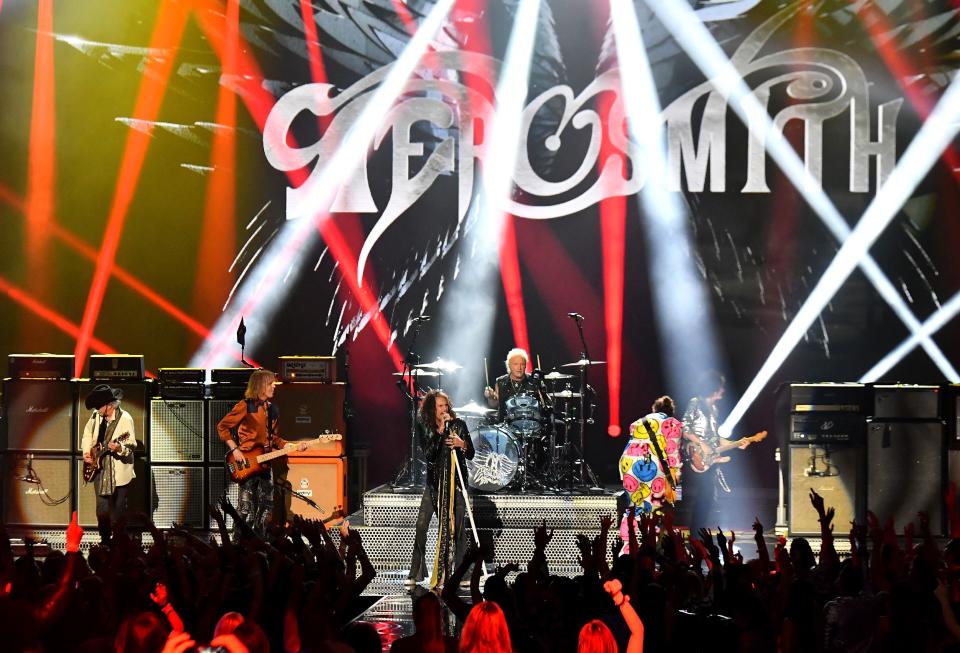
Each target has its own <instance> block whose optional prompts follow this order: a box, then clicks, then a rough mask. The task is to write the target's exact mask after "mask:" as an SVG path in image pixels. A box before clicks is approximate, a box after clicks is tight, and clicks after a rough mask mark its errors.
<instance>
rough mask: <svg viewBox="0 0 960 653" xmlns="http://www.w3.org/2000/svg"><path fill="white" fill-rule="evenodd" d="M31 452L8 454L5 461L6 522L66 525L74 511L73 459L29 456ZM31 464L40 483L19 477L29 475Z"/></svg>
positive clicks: (31, 524) (4, 516) (26, 524)
mask: <svg viewBox="0 0 960 653" xmlns="http://www.w3.org/2000/svg"><path fill="white" fill-rule="evenodd" d="M27 455H28V454H7V456H6V458H5V460H4V465H3V467H4V474H3V485H4V492H3V496H4V499H5V500H4V515H3V521H4V523H5V524H7V525H11V526H13V525H17V526H61V527H65V526H66V525H67V524H69V523H70V513H71V512H72V510H73V501H72V497H71V491H72V489H71V487H70V465H71V461H72V460H73V459H72V458H71V457H69V456H33V457H32V459H28V458H27ZM30 455H31V456H32V454H30ZM28 464H29V465H30V466H32V468H33V475H34V476H35V477H36V478H38V479H39V480H40V483H27V482H25V481H21V480H17V478H16V477H18V476H20V477H23V476H27V475H28V474H29V472H28V469H27V467H28ZM54 504H55V505H54Z"/></svg>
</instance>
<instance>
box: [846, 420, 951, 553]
mask: <svg viewBox="0 0 960 653" xmlns="http://www.w3.org/2000/svg"><path fill="white" fill-rule="evenodd" d="M943 431H944V428H943V423H942V422H938V421H932V422H931V421H914V422H903V421H899V422H888V421H873V422H871V423H870V425H869V428H868V432H867V508H868V509H870V510H871V511H873V512H874V514H876V515H877V518H878V519H879V520H880V522H881V523H883V522H884V521H885V520H886V519H887V518H888V517H893V519H894V523H895V524H896V526H897V528H898V529H901V528H903V526H904V525H906V524H907V523H909V522H912V521H914V520H915V519H916V518H917V512H919V511H923V512H925V513H927V514H928V515H929V516H930V528H931V530H932V531H933V534H934V535H943V534H944V515H945V510H944V506H943V490H944V476H945V471H946V464H947V461H946V451H945V449H944V433H943ZM841 523H842V522H841Z"/></svg>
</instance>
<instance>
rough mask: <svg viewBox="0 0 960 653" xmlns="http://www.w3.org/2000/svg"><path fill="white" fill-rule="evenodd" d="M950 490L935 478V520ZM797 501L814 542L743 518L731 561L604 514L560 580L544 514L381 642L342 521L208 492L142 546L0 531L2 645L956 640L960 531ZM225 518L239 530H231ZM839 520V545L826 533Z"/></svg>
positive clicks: (479, 556) (591, 645) (470, 560)
mask: <svg viewBox="0 0 960 653" xmlns="http://www.w3.org/2000/svg"><path fill="white" fill-rule="evenodd" d="M955 496H956V492H955V489H951V492H950V494H949V495H948V497H947V504H948V506H947V507H948V510H949V512H950V513H951V514H953V512H954V509H955V508H956V506H955V500H954V498H955ZM810 500H811V504H812V507H813V509H814V510H816V512H817V514H818V515H819V520H820V525H821V534H820V542H821V543H820V551H819V555H815V554H814V552H813V550H812V548H811V546H810V543H809V542H808V541H807V540H806V539H804V538H795V539H793V540H792V541H791V542H790V543H789V546H788V544H787V542H786V540H785V539H783V538H781V539H780V540H779V542H778V543H777V544H776V545H775V546H774V547H773V551H772V552H771V551H769V550H768V548H767V544H766V541H765V539H764V536H763V532H764V529H763V526H762V525H761V524H760V522H759V520H758V521H757V522H756V523H755V524H754V543H753V544H754V545H755V546H754V545H752V546H750V547H749V550H750V551H753V550H754V549H755V550H756V551H757V556H756V557H755V558H753V559H750V560H745V559H744V556H743V555H742V553H741V552H740V549H739V547H738V546H737V544H736V541H735V538H734V535H733V533H732V532H730V533H729V535H728V534H726V533H725V532H723V531H722V530H719V529H718V530H717V531H716V532H712V531H709V530H706V529H703V530H701V531H700V532H698V533H695V534H691V535H692V536H690V537H688V536H687V535H686V534H685V533H684V532H682V531H681V530H680V529H678V528H677V527H675V525H674V518H673V514H672V512H670V511H669V510H667V511H665V512H663V513H660V514H655V515H636V514H635V513H634V512H633V510H630V511H628V512H627V513H626V514H625V515H624V516H623V519H625V520H627V528H626V529H625V530H624V532H625V533H626V534H627V535H628V538H627V540H628V541H627V542H623V541H622V540H621V539H620V537H616V538H615V541H613V542H609V543H608V534H609V532H610V530H611V527H612V526H613V519H612V517H607V518H604V519H602V520H601V523H600V533H599V535H597V536H596V537H594V538H592V539H591V538H588V537H587V536H585V535H579V536H578V538H577V543H578V547H579V550H580V555H579V562H580V564H581V566H582V573H581V574H580V575H579V576H577V577H575V578H567V577H563V576H557V575H552V574H551V573H550V569H549V565H548V563H547V556H546V551H547V547H548V546H550V542H551V539H552V537H553V532H552V531H550V530H549V529H548V528H547V525H546V523H545V522H544V523H543V524H541V526H539V527H538V528H536V529H535V531H534V551H533V554H532V557H531V558H530V560H529V561H528V562H526V563H525V564H524V565H523V567H522V568H521V566H520V565H518V564H510V565H506V566H503V567H499V568H497V569H496V570H495V572H494V573H493V575H491V576H490V577H488V578H487V580H486V582H485V583H483V586H482V588H481V572H482V567H483V565H481V564H479V563H480V562H481V561H483V560H485V559H488V558H489V552H488V551H486V550H484V549H482V548H481V549H477V550H473V551H471V552H469V553H468V554H467V556H466V557H465V559H464V560H463V562H462V563H461V564H460V565H459V566H458V568H457V569H456V571H455V573H454V574H453V575H452V576H451V577H450V579H449V580H448V582H447V584H446V585H445V586H444V588H443V590H442V592H440V594H439V596H438V595H437V594H434V593H431V592H422V591H421V592H418V593H419V594H420V595H419V596H416V598H415V600H414V604H413V620H414V624H415V626H416V632H415V634H413V635H411V636H409V637H405V638H402V639H398V640H396V641H394V642H392V643H390V642H384V641H383V640H382V639H381V637H380V635H379V634H378V631H377V629H375V628H374V627H373V626H372V625H371V624H369V623H365V622H363V621H357V620H356V619H355V618H356V617H357V615H359V614H360V613H362V611H363V609H364V607H365V606H366V605H367V604H366V603H363V601H362V599H361V597H360V595H361V593H362V592H363V590H364V589H365V588H366V587H367V585H368V584H369V583H370V581H371V580H372V579H373V578H374V576H375V570H374V568H373V566H372V565H371V563H370V560H369V559H368V557H367V554H366V552H365V550H364V547H363V543H362V541H361V539H360V536H359V534H358V533H357V531H355V530H352V529H350V528H349V527H347V526H344V527H341V529H340V538H339V543H338V542H336V541H335V538H334V537H332V536H331V534H330V533H329V532H328V531H327V529H326V527H325V526H324V524H323V523H321V522H317V521H310V520H303V519H300V518H296V519H295V520H294V521H293V523H291V524H290V525H288V526H287V527H285V528H276V529H274V530H273V531H271V532H270V533H269V534H268V536H267V537H266V538H261V537H258V536H257V535H256V534H254V533H253V532H252V531H250V530H249V529H246V528H244V526H243V524H242V523H240V522H239V520H237V515H236V511H235V510H234V508H233V506H231V505H230V503H229V502H227V501H226V500H221V501H220V502H219V504H218V505H217V506H211V511H212V514H213V515H214V517H215V519H216V521H217V524H218V529H217V530H218V531H219V535H220V537H219V538H217V539H214V538H210V539H207V538H204V537H200V536H199V535H197V534H195V533H191V532H189V531H187V530H185V529H183V528H176V527H175V528H173V529H169V530H167V531H161V530H159V529H157V528H155V527H153V526H151V527H150V530H151V533H152V536H153V543H152V544H151V545H150V546H149V547H148V548H146V549H144V548H143V547H141V545H140V544H139V542H138V541H137V540H135V539H132V538H131V537H130V536H129V535H125V534H124V529H117V530H118V532H119V533H120V534H119V535H118V536H117V537H115V538H114V540H113V541H112V542H111V544H110V546H109V547H99V546H95V547H93V548H91V549H90V551H89V552H88V554H87V555H83V554H81V552H80V542H81V537H82V534H83V531H82V529H81V528H80V527H79V526H78V525H77V523H76V515H74V519H73V522H72V523H71V524H70V526H69V527H68V529H67V552H66V553H65V554H64V553H60V552H52V553H50V554H48V555H46V556H45V557H43V559H42V560H41V559H40V557H39V556H38V555H36V554H35V551H34V548H35V547H33V546H31V545H30V544H29V543H28V546H27V550H26V552H25V553H24V554H23V555H22V556H20V557H19V558H16V557H15V556H14V554H13V548H12V546H11V542H10V538H9V536H8V533H7V532H5V531H3V530H2V528H0V651H8V652H10V653H20V652H21V651H22V652H31V653H33V652H46V653H54V652H56V653H72V652H74V651H76V652H83V653H101V652H102V653H108V652H115V653H200V652H203V653H206V652H207V651H214V652H216V653H241V652H245V651H249V652H250V653H266V652H268V651H276V652H282V653H323V652H328V651H329V652H332V653H339V652H344V653H349V652H351V651H353V652H356V653H368V652H370V653H373V652H375V651H380V650H383V649H384V647H385V646H386V648H387V650H392V651H395V652H396V653H409V652H411V651H425V652H431V653H432V652H434V651H436V652H438V653H440V652H453V651H464V652H469V653H510V652H511V651H515V652H516V653H527V652H530V653H553V652H560V653H563V652H568V651H569V652H571V653H573V652H574V651H577V652H584V653H587V652H590V653H593V652H596V653H615V652H617V651H622V652H624V651H625V652H628V653H639V652H640V651H668V650H670V651H684V652H696V651H710V652H711V653H724V652H726V651H739V652H742V653H763V652H767V651H771V652H784V653H794V652H800V651H811V652H823V653H839V652H853V653H867V652H873V651H877V652H887V651H891V652H892V651H907V650H909V651H920V652H927V651H957V652H960V625H958V623H957V618H956V614H957V608H958V607H960V540H951V541H950V542H949V543H948V544H947V545H946V546H945V547H944V548H943V549H942V550H941V549H940V548H939V547H938V545H937V543H936V540H935V538H934V536H933V533H932V530H931V526H930V523H929V519H928V518H927V516H926V515H924V514H920V515H918V519H917V525H916V526H914V524H912V523H911V524H907V525H906V527H905V528H904V529H903V532H902V533H899V534H898V533H897V531H896V530H895V527H894V524H893V522H892V521H891V520H887V521H886V523H881V522H880V521H879V520H878V519H877V517H876V516H874V515H873V514H868V520H867V523H866V524H850V525H839V524H834V516H835V512H834V510H833V508H831V507H827V506H825V505H824V501H823V499H822V497H820V496H819V495H817V494H816V492H814V491H813V490H811V491H810ZM225 514H226V515H228V516H231V517H233V518H234V523H239V526H238V527H239V528H241V530H243V532H242V533H240V537H239V538H237V541H236V542H232V541H231V537H230V533H229V532H228V529H227V526H226V521H225V516H224V515H225ZM847 526H849V532H848V533H845V534H844V536H843V537H845V538H847V539H848V541H849V556H845V557H843V558H841V556H840V555H838V553H837V549H836V547H835V545H834V529H835V527H839V528H842V529H843V530H847ZM218 539H219V542H218V541H217V540H218ZM744 548H746V547H744ZM842 548H844V549H846V547H842ZM609 553H612V555H608V554H609ZM610 559H612V561H613V562H612V564H611V563H610V562H609V560H610ZM471 569H472V571H471ZM468 575H469V578H468ZM510 579H512V580H510ZM462 583H469V591H466V592H465V591H461V589H460V588H461V584H462Z"/></svg>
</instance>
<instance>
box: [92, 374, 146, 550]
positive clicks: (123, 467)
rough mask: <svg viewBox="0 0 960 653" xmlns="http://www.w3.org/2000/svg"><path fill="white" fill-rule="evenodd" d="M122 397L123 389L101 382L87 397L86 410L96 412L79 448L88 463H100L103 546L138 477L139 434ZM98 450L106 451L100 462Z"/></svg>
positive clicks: (95, 482) (97, 479)
mask: <svg viewBox="0 0 960 653" xmlns="http://www.w3.org/2000/svg"><path fill="white" fill-rule="evenodd" d="M121 398H123V391H122V390H120V389H119V388H111V387H110V386H109V385H106V384H100V385H98V386H96V387H95V388H94V389H93V390H92V391H91V392H90V394H89V395H87V398H86V399H85V400H84V405H85V406H86V407H87V410H92V411H93V413H91V415H90V419H88V420H87V423H86V425H85V426H84V427H83V437H82V439H81V441H80V450H81V451H83V461H84V462H85V463H87V464H88V465H92V464H95V463H97V462H98V463H99V465H100V468H99V470H98V471H97V473H96V475H95V476H94V477H93V487H94V490H95V492H96V495H97V530H98V531H99V532H100V543H101V544H102V545H104V546H108V545H109V544H110V540H111V538H112V536H113V527H114V525H115V524H116V523H117V521H118V520H119V519H120V518H121V517H123V516H124V515H125V513H126V512H127V493H128V491H129V489H130V484H131V483H132V482H133V479H134V478H135V477H136V473H134V471H133V452H134V450H135V449H136V447H137V439H136V437H137V436H136V434H135V433H134V428H133V418H132V417H131V416H130V413H128V412H126V411H124V410H122V409H121V408H120V399H121ZM95 445H99V447H96V446H95ZM97 449H100V450H103V451H105V452H106V453H105V455H103V456H102V457H100V458H99V461H95V460H94V452H95V450H97Z"/></svg>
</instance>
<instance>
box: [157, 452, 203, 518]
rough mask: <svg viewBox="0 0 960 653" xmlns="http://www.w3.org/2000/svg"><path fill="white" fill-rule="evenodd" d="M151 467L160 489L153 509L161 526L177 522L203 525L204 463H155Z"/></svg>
mask: <svg viewBox="0 0 960 653" xmlns="http://www.w3.org/2000/svg"><path fill="white" fill-rule="evenodd" d="M150 471H151V474H152V476H153V485H154V488H155V489H156V492H157V500H156V508H155V509H154V511H153V522H154V523H155V524H156V525H157V527H159V528H170V527H171V526H172V525H173V523H174V522H176V523H177V524H184V525H187V526H191V527H194V528H203V525H204V524H203V521H204V515H205V513H206V509H205V504H204V495H203V467H179V466H178V467H166V466H164V467H159V466H154V467H153V468H152V469H151V470H150Z"/></svg>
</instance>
